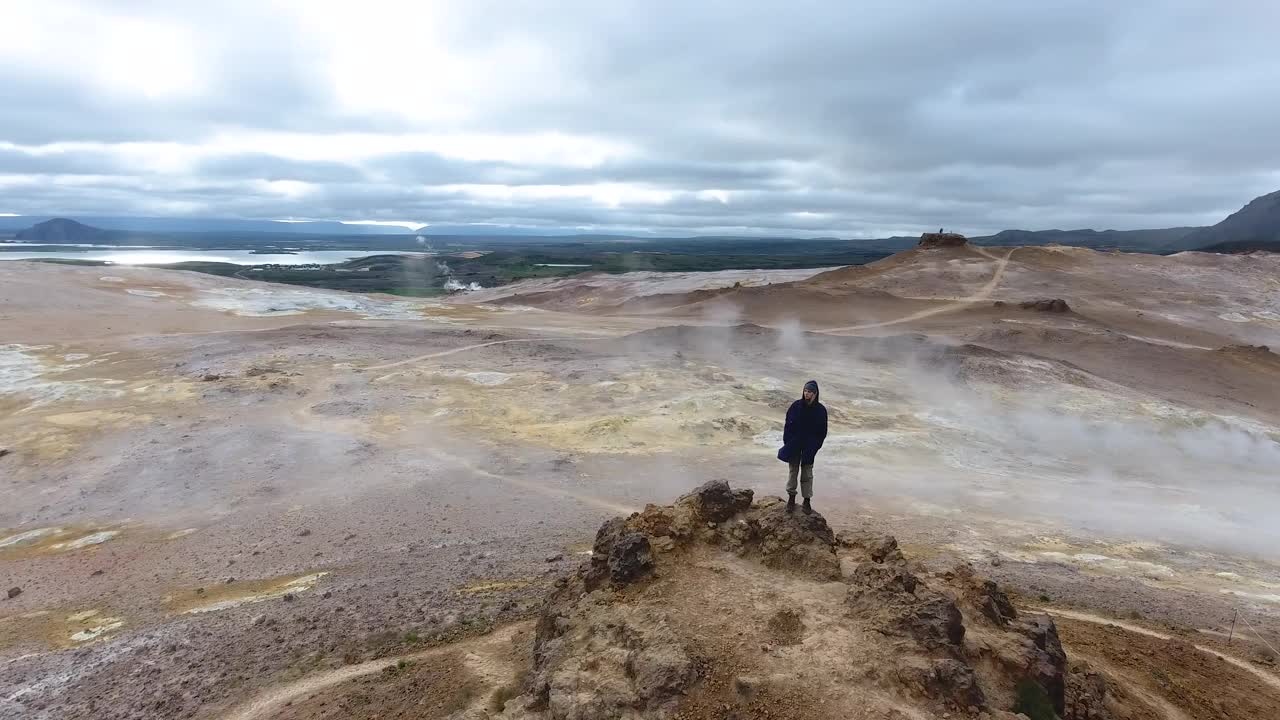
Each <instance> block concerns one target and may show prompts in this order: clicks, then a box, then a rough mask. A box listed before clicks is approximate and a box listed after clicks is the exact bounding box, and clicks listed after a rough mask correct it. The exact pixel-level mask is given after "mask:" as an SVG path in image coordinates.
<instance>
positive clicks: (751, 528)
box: [466, 481, 1108, 720]
mask: <svg viewBox="0 0 1280 720" xmlns="http://www.w3.org/2000/svg"><path fill="white" fill-rule="evenodd" d="M793 590H794V592H795V593H796V596H795V597H789V596H788V594H789V593H790V592H791V591H793ZM841 598H843V601H842V600H841ZM969 628H973V633H970V632H969ZM855 648H856V649H855ZM823 663H830V664H831V665H830V666H827V665H824V664H823ZM815 673H816V675H815ZM527 677H528V679H527V681H526V683H525V684H524V686H523V688H522V692H521V694H519V695H518V696H516V697H515V698H513V699H511V700H509V701H507V702H506V704H505V706H504V707H503V709H502V710H501V711H500V712H499V711H494V712H489V711H486V712H480V711H474V712H473V713H472V715H468V716H466V717H467V718H468V720H469V719H470V718H471V717H476V718H482V717H484V718H488V717H502V718H509V719H510V718H520V719H526V720H533V719H535V718H537V719H539V720H552V719H554V720H587V719H588V718H590V719H592V720H595V719H601V720H609V719H616V720H621V719H623V718H626V719H627V720H669V719H671V718H675V717H690V718H704V717H731V716H736V717H764V716H766V715H767V714H768V713H769V712H770V710H769V708H775V709H776V708H786V711H787V713H790V714H786V715H785V716H786V717H791V716H792V715H794V714H795V712H797V706H796V705H795V702H797V700H796V698H797V697H800V698H805V697H808V695H807V694H804V693H802V694H801V695H796V693H797V692H798V690H797V689H796V688H795V687H794V682H795V680H796V679H801V680H804V681H808V682H816V683H819V685H815V686H814V687H822V688H827V689H828V690H829V689H830V688H836V687H839V688H841V690H840V692H842V693H844V692H846V691H847V694H845V695H843V696H842V697H843V698H844V699H843V700H840V699H838V698H833V697H831V696H830V695H829V693H828V692H827V691H824V692H820V693H818V695H821V696H822V699H823V702H824V703H831V704H829V705H827V706H826V707H825V708H824V711H831V710H832V708H833V707H846V706H842V705H839V703H840V702H844V703H846V704H847V708H848V709H857V708H860V707H861V704H862V703H865V702H866V698H867V697H871V696H874V697H880V698H888V699H886V700H882V701H881V702H887V703H889V705H888V706H887V707H898V708H911V709H912V712H913V713H919V712H923V713H924V714H925V715H927V716H930V717H933V716H946V714H947V713H961V714H963V715H964V716H968V717H988V718H1002V719H1003V718H1011V717H1014V716H1013V715H1010V714H1009V712H1008V711H1010V710H1012V709H1013V708H1014V707H1015V705H1016V704H1017V702H1019V700H1018V699H1019V698H1020V697H1022V696H1023V695H1025V694H1026V692H1027V689H1028V688H1030V689H1031V690H1032V691H1033V692H1032V694H1033V695H1034V696H1035V697H1036V698H1038V699H1039V701H1040V702H1042V703H1046V704H1047V705H1046V706H1048V705H1051V706H1052V707H1053V709H1054V712H1056V713H1057V714H1059V715H1060V716H1062V717H1064V718H1068V719H1069V720H1108V716H1106V715H1102V714H1099V713H1102V712H1104V711H1105V706H1104V705H1103V704H1102V700H1103V698H1104V697H1105V694H1106V687H1105V680H1104V679H1099V678H1094V677H1091V676H1089V675H1088V674H1078V673H1077V674H1073V675H1071V676H1068V673H1067V672H1066V654H1065V653H1064V652H1063V650H1062V645H1061V643H1060V642H1059V640H1058V635H1057V628H1056V627H1055V626H1054V624H1053V621H1052V620H1051V619H1050V618H1049V617H1048V616H1044V615H1035V616H1029V617H1024V616H1021V615H1020V614H1019V613H1018V612H1017V610H1016V609H1015V608H1014V607H1013V604H1012V603H1011V602H1010V601H1009V598H1008V596H1007V595H1005V593H1004V592H1003V591H1001V590H1000V588H999V587H998V586H997V585H996V584H995V583H994V582H991V581H990V580H988V579H986V578H983V577H981V576H979V575H977V574H976V573H975V572H974V570H973V568H972V567H970V566H968V565H961V566H958V567H956V568H954V569H952V570H950V571H948V572H944V573H930V572H928V571H926V570H925V569H924V567H923V566H920V565H918V564H913V563H910V562H908V561H907V559H906V558H905V557H904V556H903V554H902V551H901V549H900V548H899V547H898V543H897V541H896V540H895V539H894V538H893V537H892V536H890V535H883V534H875V533H867V532H857V531H854V532H845V533H841V534H840V535H839V536H838V537H837V536H836V534H835V533H834V532H833V531H832V529H831V527H830V526H829V525H828V523H827V521H826V519H825V518H823V517H822V515H821V514H818V513H814V514H813V515H806V514H804V513H802V512H799V511H794V512H790V513H788V512H787V510H786V505H785V503H783V502H782V501H781V499H779V498H773V497H767V498H762V499H759V500H756V499H755V498H754V496H753V494H752V493H751V492H750V491H747V490H734V489H732V488H731V487H730V486H729V484H728V483H727V482H725V481H715V482H710V483H707V484H705V485H703V486H701V487H699V488H697V489H696V490H694V491H693V492H691V493H689V494H688V495H685V496H683V497H681V498H680V499H679V500H677V501H676V502H675V503H674V504H672V505H667V506H658V505H649V506H647V507H646V508H645V509H644V511H643V512H639V513H634V514H632V515H631V516H629V517H626V518H622V517H618V518H613V519H611V520H609V521H607V522H605V523H604V524H603V525H602V526H601V527H600V529H599V531H598V532H597V533H596V539H595V543H594V546H593V551H592V558H591V560H590V561H588V562H585V563H583V565H582V567H581V568H579V569H578V571H577V572H574V573H572V574H571V575H568V576H566V577H563V578H561V579H560V580H558V581H557V582H556V587H555V589H554V591H553V592H552V593H551V595H550V597H549V598H548V600H547V602H546V604H545V606H544V608H543V611H542V614H541V616H540V617H539V620H538V623H537V628H536V633H535V638H534V646H533V665H532V668H531V669H530V672H529V674H528V676H527ZM781 677H791V678H792V680H791V681H788V682H785V683H781V685H779V684H778V682H779V681H776V680H774V678H781ZM815 678H816V679H815ZM824 678H825V679H824ZM858 682H866V683H871V684H873V685H874V686H875V688H874V690H873V691H872V692H871V693H870V695H868V694H867V693H866V692H862V691H858V690H857V689H856V687H853V686H850V685H849V683H858ZM780 688H781V689H780ZM815 697H816V696H815ZM770 698H774V699H775V702H777V703H779V704H775V705H768V702H769V701H770ZM690 708H695V709H697V710H696V712H695V711H691V710H690ZM735 708H737V709H735ZM815 708H816V706H815ZM801 709H803V708H801ZM495 712H497V714H496V715H495ZM708 712H709V713H711V714H707V713H708ZM894 712H897V711H896V710H895V711H894ZM477 713H478V714H477ZM1064 713H1065V714H1064ZM1070 713H1075V714H1074V715H1071V714H1070ZM828 714H829V713H828ZM891 715H892V713H890V714H887V715H885V716H886V717H888V716H891ZM824 716H825V715H824Z"/></svg>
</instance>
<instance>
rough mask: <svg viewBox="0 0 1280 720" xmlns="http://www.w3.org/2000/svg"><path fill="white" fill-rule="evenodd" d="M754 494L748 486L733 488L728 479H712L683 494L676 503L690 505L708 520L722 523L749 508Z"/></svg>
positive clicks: (701, 516) (702, 517) (703, 518)
mask: <svg viewBox="0 0 1280 720" xmlns="http://www.w3.org/2000/svg"><path fill="white" fill-rule="evenodd" d="M754 494H755V493H754V491H752V490H750V489H747V488H740V489H738V490H733V489H731V488H730V487H729V483H728V481H726V480H712V481H710V482H706V483H703V484H702V485H701V486H699V487H698V488H697V489H696V490H694V491H693V492H691V493H689V494H688V495H684V496H682V497H681V498H680V499H679V500H677V501H676V504H677V505H685V506H688V507H690V508H691V509H693V510H694V511H695V512H696V513H697V515H698V517H700V518H701V519H702V520H704V521H706V522H712V523H720V522H724V521H725V520H728V519H729V518H731V517H733V516H734V515H737V514H738V513H740V512H743V511H745V510H747V509H749V508H750V507H751V500H752V497H753V496H754Z"/></svg>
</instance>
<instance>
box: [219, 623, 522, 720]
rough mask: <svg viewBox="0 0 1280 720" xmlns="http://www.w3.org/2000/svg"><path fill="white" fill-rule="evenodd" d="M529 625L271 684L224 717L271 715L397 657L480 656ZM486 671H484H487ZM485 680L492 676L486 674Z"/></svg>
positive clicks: (239, 719)
mask: <svg viewBox="0 0 1280 720" xmlns="http://www.w3.org/2000/svg"><path fill="white" fill-rule="evenodd" d="M530 627H532V624H531V623H528V622H524V623H518V624H515V625H508V626H507V627H504V628H499V629H498V630H495V631H494V632H492V633H490V634H488V635H485V636H483V637H479V638H475V639H472V640H464V641H462V642H460V643H455V644H452V645H442V646H440V647H434V648H431V649H430V650H423V651H421V652H416V653H410V654H408V655H399V656H396V657H386V658H380V659H378V660H370V661H369V662H363V663H360V664H359V665H349V666H347V667H343V668H338V669H336V670H329V671H327V672H320V673H314V674H312V675H308V676H306V677H304V678H302V679H300V680H296V681H294V682H291V683H287V684H285V685H280V686H278V687H275V688H271V689H270V690H267V691H266V692H263V693H262V694H260V695H258V696H257V697H255V698H253V699H252V700H249V701H248V702H246V703H244V704H243V705H241V706H240V707H238V708H236V709H235V710H233V711H231V712H230V713H228V714H226V715H224V716H223V720H261V719H262V718H269V717H272V716H273V714H274V713H275V712H277V711H278V710H279V709H280V708H282V707H284V706H285V705H286V704H288V703H291V702H293V701H295V700H298V699H299V698H303V697H306V696H309V695H314V694H315V693H317V692H320V691H321V690H326V689H328V688H331V687H334V686H335V685H340V684H342V683H345V682H348V681H350V680H354V679H356V678H358V677H363V676H365V675H372V674H373V673H376V672H381V671H382V669H383V668H385V667H387V666H388V665H395V664H396V663H397V662H398V661H401V660H404V661H405V662H416V661H419V660H425V659H428V658H433V657H438V656H440V655H444V654H445V653H451V652H457V651H459V650H462V651H464V652H467V653H469V654H475V655H478V656H480V657H481V658H483V657H486V656H488V655H492V654H495V651H496V652H498V653H500V652H501V651H502V650H505V648H506V646H508V645H509V644H510V643H511V639H512V638H513V637H514V636H515V635H516V633H518V632H520V631H521V630H522V629H527V628H530ZM483 664H484V666H485V667H486V668H487V669H490V670H491V668H492V667H494V665H493V664H492V663H483ZM487 674H489V673H486V675H487ZM485 679H486V680H487V681H492V680H493V679H494V678H492V677H486V678H485Z"/></svg>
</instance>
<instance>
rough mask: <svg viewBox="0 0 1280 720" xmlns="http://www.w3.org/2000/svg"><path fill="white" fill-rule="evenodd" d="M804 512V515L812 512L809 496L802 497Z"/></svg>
mask: <svg viewBox="0 0 1280 720" xmlns="http://www.w3.org/2000/svg"><path fill="white" fill-rule="evenodd" d="M804 514H805V515H812V514H813V506H812V505H810V504H809V498H805V499H804Z"/></svg>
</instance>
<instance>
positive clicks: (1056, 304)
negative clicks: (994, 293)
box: [1018, 298, 1071, 313]
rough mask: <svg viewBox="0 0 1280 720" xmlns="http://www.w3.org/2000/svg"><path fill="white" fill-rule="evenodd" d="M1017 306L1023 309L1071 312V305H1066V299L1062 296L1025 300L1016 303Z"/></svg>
mask: <svg viewBox="0 0 1280 720" xmlns="http://www.w3.org/2000/svg"><path fill="white" fill-rule="evenodd" d="M1018 307H1020V308H1022V309H1023V310H1035V311H1036V312H1048V313H1065V312H1071V306H1069V305H1067V301H1066V300H1063V299H1062V298H1042V299H1040V300H1027V301H1026V302H1021V303H1018Z"/></svg>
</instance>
